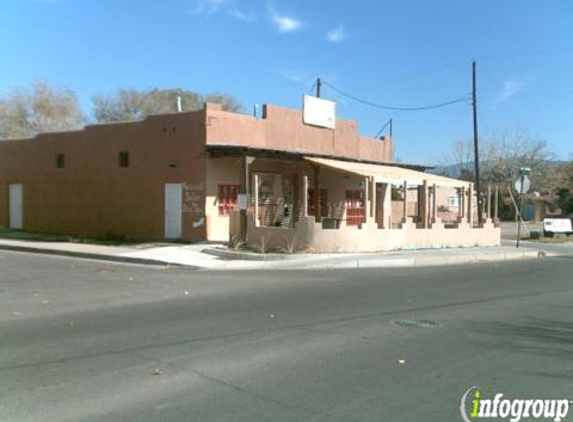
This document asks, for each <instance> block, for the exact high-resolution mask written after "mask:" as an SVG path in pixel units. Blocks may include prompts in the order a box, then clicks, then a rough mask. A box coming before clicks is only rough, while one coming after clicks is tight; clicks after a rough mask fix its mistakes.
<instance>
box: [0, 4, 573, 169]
mask: <svg viewBox="0 0 573 422" xmlns="http://www.w3.org/2000/svg"><path fill="white" fill-rule="evenodd" d="M572 22H573V2H570V1H568V0H537V1H533V0H519V1H516V0H504V1H500V0H479V1H472V0H394V1H382V0H380V1H375V0H353V1H346V0H336V1H333V0H289V1H287V0H163V1H159V0H2V2H1V4H0V52H1V54H0V61H1V62H0V66H1V69H2V77H1V78H0V94H2V93H6V92H8V91H9V90H10V89H11V88H13V87H15V86H21V85H24V86H27V85H30V84H31V83H32V82H33V81H36V80H43V81H47V82H49V83H52V84H56V85H64V86H67V87H69V88H71V89H73V90H75V91H76V92H77V93H78V96H79V98H80V101H81V103H82V107H83V108H84V109H85V110H86V112H87V113H89V112H91V96H92V95H93V94H94V93H101V92H104V93H105V92H111V91H113V90H114V89H116V88H120V87H122V88H131V87H134V88H142V89H145V88H151V87H164V88H168V87H182V88H186V89H190V90H193V91H197V92H201V93H210V92H213V91H221V92H226V93H229V94H232V95H234V96H235V97H237V98H238V99H239V101H240V102H241V103H242V104H243V105H244V106H245V109H246V110H250V109H251V108H252V105H253V104H255V103H258V104H262V103H271V104H277V105H281V106H286V107H291V108H300V107H301V97H302V95H303V94H305V93H309V92H310V90H311V86H312V84H313V81H314V79H315V78H316V77H317V76H321V77H322V78H323V79H324V80H325V81H327V82H329V83H330V84H332V85H334V86H336V87H338V88H339V89H341V90H343V91H346V92H348V93H351V94H353V95H355V96H357V97H360V98H364V99H366V100H369V101H372V102H376V103H381V104H388V105H396V106H418V105H426V104H432V103H436V102H442V101H447V100H452V99H456V98H459V97H463V96H466V95H468V94H469V92H470V91H471V61H472V59H473V58H475V59H476V60H477V61H478V105H479V130H480V135H483V136H486V137H487V136H490V135H492V134H495V133H496V132H499V131H503V130H506V129H518V130H522V131H525V132H527V133H528V134H529V135H530V136H532V137H538V138H541V139H545V140H547V142H548V143H549V146H550V148H551V150H552V151H553V152H554V154H555V156H556V158H561V159H565V158H568V157H569V154H571V153H573V136H572V135H573V133H572V132H573V131H572V127H573V126H572V120H573V119H572V118H573V24H572ZM323 96H324V97H325V98H329V99H333V100H336V101H337V102H338V103H339V105H338V115H339V116H340V117H344V118H350V119H356V120H358V122H359V125H360V131H361V133H362V134H364V135H368V136H373V135H374V134H376V133H377V132H378V130H379V129H380V128H381V127H382V126H383V125H384V123H385V122H386V121H387V120H388V118H390V117H392V118H393V119H394V139H395V142H396V155H397V157H398V158H400V159H401V160H402V161H404V162H417V163H425V164H432V163H435V162H436V161H438V159H439V158H440V156H441V155H442V154H443V153H445V152H447V151H448V150H449V149H450V146H451V144H452V142H453V141H454V140H456V139H465V138H469V137H471V135H472V120H471V106H470V104H469V102H467V103H466V102H464V103H458V104H456V105H454V106H451V107H447V108H442V109H437V110H431V111H423V112H388V111H385V110H380V109H375V108H371V107H368V106H365V105H362V104H359V103H356V102H354V101H352V100H349V99H347V98H344V97H342V96H340V95H339V94H337V93H336V92H334V91H332V90H331V89H329V88H328V87H325V88H324V90H323Z"/></svg>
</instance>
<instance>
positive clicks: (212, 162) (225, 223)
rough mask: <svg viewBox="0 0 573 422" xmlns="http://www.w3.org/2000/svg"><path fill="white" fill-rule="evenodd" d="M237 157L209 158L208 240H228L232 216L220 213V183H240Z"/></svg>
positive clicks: (207, 162) (206, 183)
mask: <svg viewBox="0 0 573 422" xmlns="http://www.w3.org/2000/svg"><path fill="white" fill-rule="evenodd" d="M239 171H240V162H239V158H237V157H225V158H207V160H206V173H205V175H206V176H205V215H206V222H207V240H211V241H223V242H224V241H228V240H229V220H230V218H231V217H230V216H229V215H226V216H220V215H219V208H218V206H219V203H218V196H219V190H218V189H219V184H221V183H222V184H239Z"/></svg>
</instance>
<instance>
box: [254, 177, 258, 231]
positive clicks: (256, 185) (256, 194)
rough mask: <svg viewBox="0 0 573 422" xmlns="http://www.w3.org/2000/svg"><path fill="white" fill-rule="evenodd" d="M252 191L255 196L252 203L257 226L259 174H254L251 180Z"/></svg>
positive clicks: (256, 225)
mask: <svg viewBox="0 0 573 422" xmlns="http://www.w3.org/2000/svg"><path fill="white" fill-rule="evenodd" d="M253 184H254V186H253V190H254V191H253V193H254V197H255V204H254V213H253V215H254V216H255V227H258V226H259V175H258V174H255V176H254V180H253Z"/></svg>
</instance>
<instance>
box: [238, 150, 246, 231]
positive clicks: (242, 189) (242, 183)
mask: <svg viewBox="0 0 573 422" xmlns="http://www.w3.org/2000/svg"><path fill="white" fill-rule="evenodd" d="M239 168H240V169H239V195H247V172H248V163H247V154H245V153H244V152H243V153H242V154H241V158H240V164H239ZM239 238H240V239H239V240H241V241H242V242H246V241H247V210H246V209H241V210H239Z"/></svg>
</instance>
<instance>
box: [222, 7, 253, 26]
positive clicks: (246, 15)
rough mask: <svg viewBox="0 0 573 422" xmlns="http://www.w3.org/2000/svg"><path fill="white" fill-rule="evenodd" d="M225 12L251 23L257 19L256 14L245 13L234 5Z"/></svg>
mask: <svg viewBox="0 0 573 422" xmlns="http://www.w3.org/2000/svg"><path fill="white" fill-rule="evenodd" d="M227 13H228V14H229V15H231V16H232V17H234V18H235V19H237V20H240V21H242V22H245V23H252V22H256V21H257V15H255V14H254V13H246V12H243V11H241V10H239V9H237V8H234V7H233V8H231V9H229V10H227Z"/></svg>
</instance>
